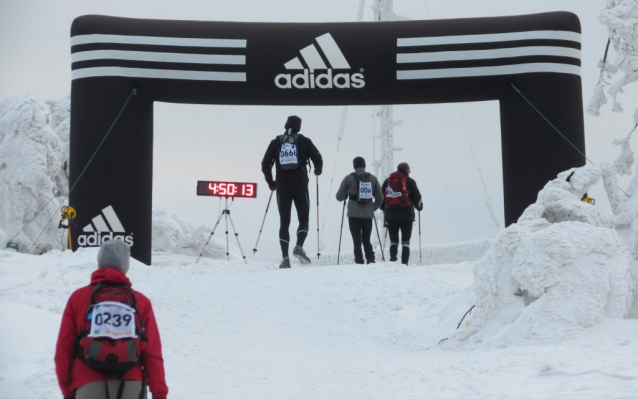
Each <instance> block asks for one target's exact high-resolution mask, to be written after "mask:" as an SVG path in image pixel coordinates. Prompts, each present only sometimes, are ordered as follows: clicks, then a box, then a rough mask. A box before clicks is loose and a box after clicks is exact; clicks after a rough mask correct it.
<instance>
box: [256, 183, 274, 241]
mask: <svg viewBox="0 0 638 399" xmlns="http://www.w3.org/2000/svg"><path fill="white" fill-rule="evenodd" d="M274 193H275V190H271V191H270V198H268V205H266V213H264V219H263V220H262V221H261V227H260V228H259V234H258V235H257V242H256V243H255V248H253V253H256V252H257V244H259V238H260V237H261V231H262V230H263V228H264V223H265V222H266V215H268V208H270V200H272V195H273V194H274Z"/></svg>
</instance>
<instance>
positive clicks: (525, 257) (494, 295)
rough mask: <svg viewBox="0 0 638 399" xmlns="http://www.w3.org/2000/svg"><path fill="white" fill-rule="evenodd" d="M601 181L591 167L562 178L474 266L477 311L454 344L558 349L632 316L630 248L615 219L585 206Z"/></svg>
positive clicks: (475, 309)
mask: <svg viewBox="0 0 638 399" xmlns="http://www.w3.org/2000/svg"><path fill="white" fill-rule="evenodd" d="M600 176H601V171H600V169H599V168H596V167H591V166H585V167H582V168H579V169H573V170H570V171H567V172H563V173H561V174H559V175H558V178H557V179H555V180H553V181H550V182H549V183H548V184H547V185H546V186H545V187H544V188H543V190H541V192H540V193H539V195H538V199H537V201H536V203H534V204H533V205H531V206H530V207H529V208H528V209H527V210H526V211H525V212H524V213H523V215H522V216H521V218H520V219H519V220H518V222H517V223H515V224H513V225H511V226H509V227H508V228H507V229H505V230H504V231H503V232H501V233H500V234H499V235H498V236H497V237H496V240H495V244H494V246H492V248H490V250H489V251H488V252H487V253H486V254H485V256H484V257H483V258H481V259H480V260H479V261H478V262H477V263H476V265H475V268H474V279H475V281H474V285H473V291H474V294H475V300H476V302H475V304H476V306H475V308H474V309H473V310H472V312H471V314H470V315H468V317H466V319H465V322H464V323H463V324H462V327H461V328H460V329H459V330H457V333H456V335H455V336H456V338H458V339H459V340H462V341H463V340H469V341H470V342H482V341H486V342H490V343H494V344H499V345H502V344H512V343H516V342H520V341H525V340H536V341H540V342H556V341H557V340H558V341H560V340H566V339H570V338H572V337H574V335H575V334H576V333H578V332H579V331H580V330H582V329H583V328H588V327H592V326H593V325H595V324H596V323H599V322H601V321H602V320H603V319H604V318H605V317H615V318H622V317H627V316H628V315H629V312H630V309H631V306H632V302H633V298H634V290H635V280H634V276H633V275H632V269H631V264H630V256H629V253H628V251H627V249H626V246H625V243H624V241H623V240H622V238H621V237H620V236H619V235H618V233H617V232H616V231H615V230H614V229H612V228H610V227H613V221H612V220H611V218H609V217H608V216H606V215H603V214H601V213H600V212H599V210H598V208H597V207H594V206H592V205H589V204H587V203H584V202H582V201H580V199H581V197H582V195H583V194H584V193H586V192H587V189H588V188H589V187H590V186H591V185H593V184H595V183H596V182H597V181H598V180H599V178H600ZM568 178H569V181H567V179H568Z"/></svg>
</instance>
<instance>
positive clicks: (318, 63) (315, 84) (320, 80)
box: [275, 33, 366, 89]
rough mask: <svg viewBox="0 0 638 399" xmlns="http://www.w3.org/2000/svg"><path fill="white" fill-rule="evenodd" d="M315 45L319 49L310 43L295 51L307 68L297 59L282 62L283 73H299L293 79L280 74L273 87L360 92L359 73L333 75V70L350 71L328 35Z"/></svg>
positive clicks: (363, 84) (362, 77)
mask: <svg viewBox="0 0 638 399" xmlns="http://www.w3.org/2000/svg"><path fill="white" fill-rule="evenodd" d="M315 41H316V42H317V44H318V45H319V46H318V48H317V46H315V45H314V43H313V44H311V45H309V46H307V47H304V48H303V49H301V50H300V51H299V52H300V53H301V59H302V60H303V62H304V63H305V64H306V66H307V68H305V67H304V65H303V63H302V62H301V60H300V57H295V58H293V59H292V60H290V61H288V62H286V63H285V64H284V67H285V68H286V69H287V70H293V71H294V70H299V71H303V72H301V73H297V74H294V75H293V74H292V73H280V74H279V75H277V76H276V77H275V85H277V87H279V88H280V89H292V88H297V89H332V88H337V89H350V88H355V89H360V88H362V87H364V86H365V85H366V82H365V81H364V76H363V74H362V73H353V74H350V73H347V72H343V73H333V69H351V67H350V64H349V63H348V61H347V60H346V57H345V56H344V55H343V53H342V52H341V49H339V46H338V45H337V42H335V40H334V39H333V37H332V35H330V33H326V34H324V35H321V36H319V37H317V38H316V39H315ZM320 50H321V51H320ZM328 64H329V65H330V66H328ZM316 70H326V72H324V73H320V74H317V75H315V71H316ZM361 71H362V72H363V70H361Z"/></svg>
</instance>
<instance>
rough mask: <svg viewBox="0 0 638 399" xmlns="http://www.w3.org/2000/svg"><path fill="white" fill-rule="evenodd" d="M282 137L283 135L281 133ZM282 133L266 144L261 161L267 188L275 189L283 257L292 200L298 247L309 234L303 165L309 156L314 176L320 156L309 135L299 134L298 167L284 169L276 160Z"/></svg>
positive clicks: (286, 247) (307, 162) (304, 166)
mask: <svg viewBox="0 0 638 399" xmlns="http://www.w3.org/2000/svg"><path fill="white" fill-rule="evenodd" d="M282 136H283V135H282ZM282 136H277V137H276V138H275V139H273V140H272V141H271V142H270V144H269V145H268V149H267V150H266V154H264V159H263V160H262V161H261V171H262V172H263V173H264V177H265V178H266V182H267V183H268V186H269V187H275V186H276V188H277V207H278V208H279V220H280V225H279V244H280V246H281V254H282V256H283V257H287V256H288V245H289V242H290V233H289V232H288V228H289V227H290V213H291V210H292V203H293V202H294V203H295V209H297V218H298V219H299V227H298V228H297V243H296V245H298V246H303V244H304V241H305V240H306V237H307V236H308V223H309V220H310V197H309V194H308V181H309V180H308V171H307V169H306V165H307V164H309V161H308V160H309V159H310V160H312V163H313V164H314V168H315V175H320V174H321V172H322V170H323V159H322V158H321V154H320V153H319V150H317V147H315V145H314V144H313V143H312V140H310V139H309V138H307V137H305V136H303V135H301V134H298V138H297V157H298V167H297V168H296V169H288V170H284V169H282V168H281V164H280V162H279V151H280V150H281V145H282V140H281V137H282ZM273 164H274V165H275V170H276V172H277V175H276V183H275V179H273V176H272V166H273Z"/></svg>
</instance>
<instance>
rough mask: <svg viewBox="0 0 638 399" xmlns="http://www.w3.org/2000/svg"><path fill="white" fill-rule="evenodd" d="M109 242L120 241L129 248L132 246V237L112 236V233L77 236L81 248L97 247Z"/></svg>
mask: <svg viewBox="0 0 638 399" xmlns="http://www.w3.org/2000/svg"><path fill="white" fill-rule="evenodd" d="M109 240H122V241H124V242H125V243H126V244H127V245H128V246H129V247H132V246H133V236H132V235H121V234H118V235H116V234H114V233H113V232H108V233H98V232H97V231H96V232H94V233H93V234H82V235H79V236H78V245H79V246H81V247H99V246H100V245H102V243H104V242H105V241H109Z"/></svg>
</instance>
